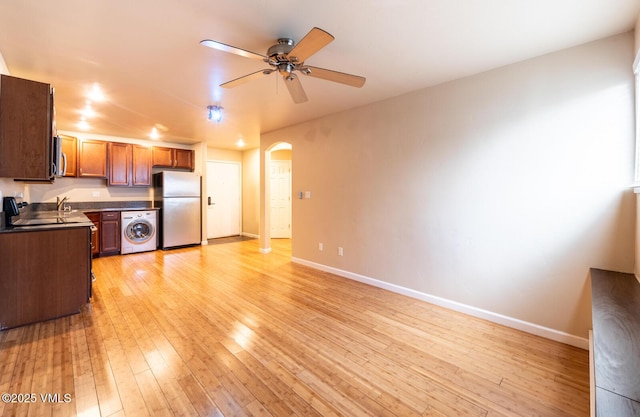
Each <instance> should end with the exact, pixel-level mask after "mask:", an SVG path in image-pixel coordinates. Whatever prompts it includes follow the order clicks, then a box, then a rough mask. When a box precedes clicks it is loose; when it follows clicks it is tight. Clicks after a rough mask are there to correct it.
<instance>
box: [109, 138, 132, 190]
mask: <svg viewBox="0 0 640 417" xmlns="http://www.w3.org/2000/svg"><path fill="white" fill-rule="evenodd" d="M108 152H109V153H108V155H109V158H108V161H109V162H108V165H109V176H108V177H107V182H108V184H109V185H111V186H114V185H116V186H123V187H128V186H130V185H131V145H130V144H128V143H116V142H109V145H108Z"/></svg>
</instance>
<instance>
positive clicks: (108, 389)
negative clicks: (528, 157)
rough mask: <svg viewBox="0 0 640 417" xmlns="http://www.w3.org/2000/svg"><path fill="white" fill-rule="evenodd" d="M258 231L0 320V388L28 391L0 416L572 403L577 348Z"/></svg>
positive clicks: (551, 410)
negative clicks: (409, 294) (382, 284)
mask: <svg viewBox="0 0 640 417" xmlns="http://www.w3.org/2000/svg"><path fill="white" fill-rule="evenodd" d="M273 244H274V251H273V252H272V253H271V254H268V255H263V254H260V253H259V252H258V242H257V241H256V240H250V241H243V242H237V243H229V244H221V245H209V246H203V247H196V248H187V249H178V250H172V251H167V252H163V251H157V252H150V253H142V254H131V255H126V256H115V257H109V258H101V259H97V260H95V263H94V271H95V273H96V275H97V276H98V281H97V282H96V283H95V285H94V298H93V302H92V303H91V305H90V306H88V307H87V308H86V309H85V310H84V311H83V312H82V314H77V315H74V316H71V317H67V318H62V319H58V320H52V321H49V322H46V323H40V324H35V325H32V326H26V327H22V328H18V329H13V330H9V331H4V332H0V393H16V394H27V393H35V394H36V396H37V399H36V401H35V402H33V403H31V404H25V403H22V404H18V403H11V402H9V403H3V402H0V415H3V416H13V415H24V416H26V415H29V416H38V417H41V416H74V415H78V416H125V415H126V416H129V417H141V416H188V417H193V416H226V417H230V416H348V417H352V416H376V417H377V416H513V415H517V416H586V415H588V412H589V398H588V390H589V380H588V379H589V376H588V353H587V352H586V351H583V350H581V349H577V348H573V347H570V346H567V345H563V344H560V343H556V342H552V341H549V340H545V339H542V338H539V337H535V336H531V335H528V334H525V333H522V332H519V331H515V330H511V329H508V328H505V327H501V326H498V325H494V324H491V323H488V322H485V321H482V320H479V319H475V318H471V317H468V316H465V315H462V314H459V313H455V312H451V311H448V310H445V309H442V308H439V307H435V306H432V305H430V304H427V303H424V302H421V301H417V300H414V299H410V298H406V297H403V296H400V295H397V294H393V293H390V292H387V291H384V290H381V289H378V288H374V287H369V286H366V285H364V284H361V283H358V282H354V281H350V280H347V279H344V278H340V277H336V276H333V275H330V274H327V273H323V272H318V271H315V270H312V269H309V268H307V267H303V266H300V265H296V264H292V263H291V262H290V261H289V258H290V253H289V249H290V248H289V247H288V241H286V240H274V242H273ZM34 261H36V260H34ZM55 393H58V394H59V395H60V397H59V402H58V403H55V404H53V405H52V404H51V403H49V402H43V401H42V398H41V397H40V394H55ZM65 394H69V396H68V397H67V398H65V397H64V395H65ZM65 400H69V401H68V402H65Z"/></svg>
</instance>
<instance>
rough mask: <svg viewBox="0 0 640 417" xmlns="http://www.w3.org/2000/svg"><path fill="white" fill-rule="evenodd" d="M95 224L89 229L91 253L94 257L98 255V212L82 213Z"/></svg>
mask: <svg viewBox="0 0 640 417" xmlns="http://www.w3.org/2000/svg"><path fill="white" fill-rule="evenodd" d="M84 215H85V216H87V217H88V218H89V220H91V223H93V225H94V226H95V228H94V229H92V230H91V255H92V256H93V257H94V258H95V257H96V256H99V255H100V213H97V212H91V213H84Z"/></svg>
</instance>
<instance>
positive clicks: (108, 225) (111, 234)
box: [100, 211, 122, 256]
mask: <svg viewBox="0 0 640 417" xmlns="http://www.w3.org/2000/svg"><path fill="white" fill-rule="evenodd" d="M121 233H122V231H121V230H120V212H119V211H103V212H102V213H100V256H106V255H116V254H118V253H120V235H121Z"/></svg>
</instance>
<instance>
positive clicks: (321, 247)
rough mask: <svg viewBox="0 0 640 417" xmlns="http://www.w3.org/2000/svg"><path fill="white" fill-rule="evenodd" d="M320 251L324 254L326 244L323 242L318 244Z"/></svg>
mask: <svg viewBox="0 0 640 417" xmlns="http://www.w3.org/2000/svg"><path fill="white" fill-rule="evenodd" d="M318 250H319V251H320V252H322V251H323V250H324V244H323V243H322V242H320V243H318Z"/></svg>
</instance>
